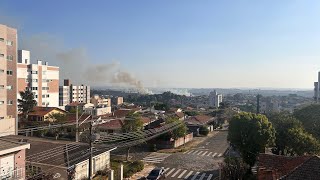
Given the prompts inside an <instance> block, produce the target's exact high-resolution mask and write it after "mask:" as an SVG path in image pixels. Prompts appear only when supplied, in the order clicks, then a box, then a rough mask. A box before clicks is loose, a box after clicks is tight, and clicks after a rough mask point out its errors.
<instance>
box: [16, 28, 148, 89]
mask: <svg viewBox="0 0 320 180" xmlns="http://www.w3.org/2000/svg"><path fill="white" fill-rule="evenodd" d="M20 49H25V50H29V51H30V53H31V61H32V62H33V63H35V62H36V60H38V59H40V60H43V61H48V62H49V65H55V66H59V67H60V80H62V79H70V80H71V82H72V83H74V84H88V85H91V86H107V85H124V86H127V87H133V88H136V89H137V90H138V92H140V93H147V92H148V91H147V90H146V89H145V88H144V86H143V84H142V83H141V81H140V80H138V79H137V78H136V77H135V76H134V75H133V74H131V73H130V72H128V71H126V70H125V69H123V68H121V65H120V63H119V62H118V61H111V62H110V63H94V62H93V61H91V60H90V58H89V57H90V56H89V55H88V54H87V50H86V49H85V48H73V49H66V48H65V46H64V43H63V42H62V41H61V40H59V39H57V38H56V37H53V36H50V35H48V34H39V35H35V36H32V37H29V38H22V39H21V41H20Z"/></svg>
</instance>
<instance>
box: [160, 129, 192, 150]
mask: <svg viewBox="0 0 320 180" xmlns="http://www.w3.org/2000/svg"><path fill="white" fill-rule="evenodd" d="M192 139H193V133H190V134H187V135H186V136H185V137H182V138H178V139H177V140H174V141H158V142H157V148H160V149H171V148H176V147H179V146H181V145H183V144H185V143H187V142H190V141H192Z"/></svg>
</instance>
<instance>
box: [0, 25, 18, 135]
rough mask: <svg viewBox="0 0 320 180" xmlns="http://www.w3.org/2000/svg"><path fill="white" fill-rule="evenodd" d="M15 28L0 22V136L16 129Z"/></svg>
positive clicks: (12, 132) (11, 132)
mask: <svg viewBox="0 0 320 180" xmlns="http://www.w3.org/2000/svg"><path fill="white" fill-rule="evenodd" d="M16 72H17V30H16V29H14V28H11V27H8V26H6V25H1V24H0V132H1V134H0V136H5V135H10V134H16V130H17V73H16Z"/></svg>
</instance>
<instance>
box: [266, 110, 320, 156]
mask: <svg viewBox="0 0 320 180" xmlns="http://www.w3.org/2000/svg"><path fill="white" fill-rule="evenodd" d="M269 119H270V122H271V123H272V124H273V127H274V128H275V130H276V140H275V147H274V148H273V149H272V152H273V153H274V154H277V155H291V156H293V155H303V154H316V153H318V152H319V143H318V141H317V140H316V139H315V138H314V137H313V136H312V135H311V134H309V133H308V132H306V131H305V130H304V128H303V126H302V123H301V122H300V121H298V120H297V119H296V118H294V117H293V116H292V115H290V114H288V113H276V114H272V115H271V116H270V118H269Z"/></svg>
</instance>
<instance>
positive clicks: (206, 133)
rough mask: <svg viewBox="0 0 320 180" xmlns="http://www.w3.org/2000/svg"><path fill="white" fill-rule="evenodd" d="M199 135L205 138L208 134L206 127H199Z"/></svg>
mask: <svg viewBox="0 0 320 180" xmlns="http://www.w3.org/2000/svg"><path fill="white" fill-rule="evenodd" d="M199 134H201V135H204V136H207V135H208V134H209V129H208V126H201V127H200V129H199Z"/></svg>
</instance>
